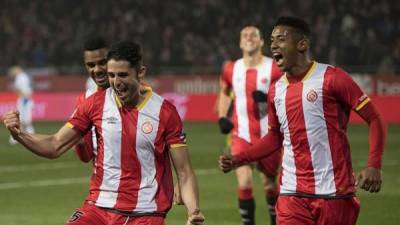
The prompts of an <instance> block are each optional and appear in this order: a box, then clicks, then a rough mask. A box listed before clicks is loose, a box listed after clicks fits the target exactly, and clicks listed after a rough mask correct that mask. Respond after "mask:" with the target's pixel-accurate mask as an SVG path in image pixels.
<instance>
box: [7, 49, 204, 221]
mask: <svg viewBox="0 0 400 225" xmlns="http://www.w3.org/2000/svg"><path fill="white" fill-rule="evenodd" d="M107 73H108V78H109V82H110V85H111V88H108V89H105V90H98V91H97V92H96V93H94V94H93V95H92V96H90V97H89V98H88V99H87V100H86V101H85V102H83V103H82V104H80V105H79V107H78V109H77V110H76V112H75V113H74V115H73V116H72V118H71V119H70V120H69V121H68V123H67V124H66V125H65V126H63V127H62V128H61V129H60V130H59V131H58V132H57V133H55V134H52V135H43V134H28V133H26V132H24V131H22V130H21V129H20V122H19V117H18V112H16V111H12V112H9V113H7V114H6V115H5V116H4V124H5V125H6V127H7V128H8V129H9V131H10V133H11V135H12V136H13V137H14V138H15V140H17V141H18V142H20V143H22V144H23V145H24V146H25V147H26V148H27V149H29V150H30V151H32V152H33V153H35V154H37V155H40V156H43V157H46V158H57V157H59V156H60V155H62V154H63V153H65V152H66V151H67V150H68V149H70V148H71V147H72V146H74V145H75V144H76V143H77V142H78V141H79V140H80V139H81V137H82V135H85V134H86V133H87V132H88V131H89V130H90V129H91V127H92V126H94V127H95V128H96V129H95V130H96V137H98V138H97V146H98V148H97V150H98V154H97V155H96V162H97V163H96V164H95V168H94V173H93V175H92V177H91V182H90V191H89V195H88V196H87V198H86V200H85V203H84V204H83V206H82V207H81V208H79V209H77V210H76V212H75V213H74V215H73V216H72V217H71V218H70V220H69V221H68V223H67V224H68V225H88V224H96V225H139V224H148V225H164V224H165V222H164V221H165V216H166V214H167V212H168V210H169V209H170V208H171V205H172V199H173V179H172V172H171V165H170V161H172V164H173V166H174V167H175V170H176V173H177V178H178V183H179V185H180V190H181V196H182V200H183V202H184V204H185V206H186V208H187V215H188V218H187V225H202V224H203V222H204V216H203V215H202V213H201V211H200V209H199V201H198V187H197V181H196V177H195V175H194V173H193V169H192V166H191V162H190V158H189V154H188V149H187V145H186V143H185V135H184V134H183V132H182V122H181V120H180V117H179V115H178V113H177V111H176V109H175V107H174V106H173V105H172V104H171V103H169V102H168V101H166V100H164V99H163V98H162V97H161V96H159V95H157V94H156V93H154V92H152V91H151V89H149V88H147V89H146V88H141V84H140V82H141V80H142V79H143V77H144V75H145V73H146V67H144V66H143V65H142V53H141V48H140V46H139V45H138V44H136V43H133V42H119V43H116V44H114V45H112V46H111V48H110V50H109V52H108V54H107Z"/></svg>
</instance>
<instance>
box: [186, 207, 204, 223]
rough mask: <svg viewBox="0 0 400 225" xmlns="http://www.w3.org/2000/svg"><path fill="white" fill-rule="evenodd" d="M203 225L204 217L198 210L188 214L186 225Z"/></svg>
mask: <svg viewBox="0 0 400 225" xmlns="http://www.w3.org/2000/svg"><path fill="white" fill-rule="evenodd" d="M203 224H204V216H203V214H202V213H201V212H200V209H195V210H194V211H193V212H192V213H190V214H189V217H188V219H187V222H186V225H203Z"/></svg>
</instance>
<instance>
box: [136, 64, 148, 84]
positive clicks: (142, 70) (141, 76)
mask: <svg viewBox="0 0 400 225" xmlns="http://www.w3.org/2000/svg"><path fill="white" fill-rule="evenodd" d="M146 70H147V69H146V67H145V66H140V68H139V71H138V80H139V82H140V81H142V80H143V79H144V76H145V75H146Z"/></svg>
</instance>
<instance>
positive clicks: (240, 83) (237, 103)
mask: <svg viewBox="0 0 400 225" xmlns="http://www.w3.org/2000/svg"><path fill="white" fill-rule="evenodd" d="M281 75H282V73H281V71H280V70H279V69H278V67H277V66H276V65H275V63H274V62H273V60H272V59H271V58H268V57H265V56H264V57H263V60H262V63H261V64H259V65H258V66H257V67H254V68H247V67H246V65H245V64H244V60H243V58H242V59H239V60H237V61H235V62H232V63H228V64H227V65H226V66H225V67H224V71H223V74H222V77H221V81H222V82H225V84H226V85H227V86H228V88H231V89H232V90H233V94H234V110H233V115H232V122H233V125H234V128H233V131H232V134H233V136H237V137H239V138H242V139H244V140H246V141H247V142H249V143H254V141H256V140H258V139H260V138H261V137H263V136H264V135H266V134H267V132H268V116H267V103H257V102H255V101H254V100H253V98H252V93H253V91H255V90H259V91H262V92H264V93H268V90H269V87H270V84H271V83H273V82H274V81H276V80H277V79H278V78H279V77H280V76H281Z"/></svg>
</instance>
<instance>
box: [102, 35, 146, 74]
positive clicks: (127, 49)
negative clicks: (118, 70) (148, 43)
mask: <svg viewBox="0 0 400 225" xmlns="http://www.w3.org/2000/svg"><path fill="white" fill-rule="evenodd" d="M142 58H143V56H142V49H141V47H140V45H139V44H137V43H135V42H133V41H120V42H117V43H114V44H112V45H111V47H110V50H109V51H108V53H107V60H110V59H114V60H126V61H128V62H129V63H130V64H131V66H132V67H134V68H136V69H138V68H139V66H141V65H142Z"/></svg>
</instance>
